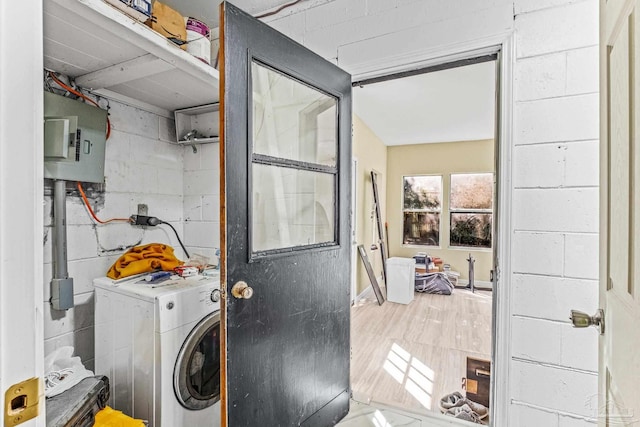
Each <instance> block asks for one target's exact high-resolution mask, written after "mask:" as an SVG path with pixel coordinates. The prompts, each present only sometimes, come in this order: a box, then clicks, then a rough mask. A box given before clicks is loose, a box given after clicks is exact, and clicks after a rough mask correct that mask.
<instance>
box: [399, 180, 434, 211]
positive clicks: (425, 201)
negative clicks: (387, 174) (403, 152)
mask: <svg viewBox="0 0 640 427" xmlns="http://www.w3.org/2000/svg"><path fill="white" fill-rule="evenodd" d="M441 200H442V177H440V176H405V177H404V209H412V210H440V204H441V203H442V202H441Z"/></svg>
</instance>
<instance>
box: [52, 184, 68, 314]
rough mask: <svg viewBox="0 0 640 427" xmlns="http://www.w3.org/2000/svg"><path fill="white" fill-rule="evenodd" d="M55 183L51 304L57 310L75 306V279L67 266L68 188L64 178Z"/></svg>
mask: <svg viewBox="0 0 640 427" xmlns="http://www.w3.org/2000/svg"><path fill="white" fill-rule="evenodd" d="M53 184H54V186H53V242H52V244H53V279H52V280H51V304H52V306H53V308H54V309H55V310H68V309H70V308H72V307H73V279H72V278H70V277H69V269H68V267H67V190H66V182H65V181H63V180H54V181H53Z"/></svg>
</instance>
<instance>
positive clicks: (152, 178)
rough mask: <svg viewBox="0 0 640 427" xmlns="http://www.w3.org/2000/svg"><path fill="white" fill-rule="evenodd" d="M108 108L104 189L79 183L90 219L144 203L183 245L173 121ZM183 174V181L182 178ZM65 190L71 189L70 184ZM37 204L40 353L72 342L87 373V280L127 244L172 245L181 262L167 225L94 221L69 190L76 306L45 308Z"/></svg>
mask: <svg viewBox="0 0 640 427" xmlns="http://www.w3.org/2000/svg"><path fill="white" fill-rule="evenodd" d="M110 104H111V110H110V112H111V116H110V118H111V125H112V132H111V138H109V140H108V141H107V147H106V159H105V180H106V183H105V185H104V189H105V192H104V193H103V194H100V193H97V192H95V193H94V192H93V191H92V187H91V185H90V184H87V185H85V192H86V193H87V196H88V197H89V200H90V202H91V204H92V207H93V209H94V211H95V212H96V215H97V216H98V217H99V218H100V219H102V220H106V219H109V218H113V217H125V218H126V217H129V216H130V215H131V214H134V213H137V205H138V203H144V204H147V205H148V207H149V215H152V216H157V217H158V218H161V219H163V220H165V221H167V222H170V223H171V224H172V225H173V226H174V227H175V228H176V230H178V233H180V235H181V237H182V239H183V241H185V236H184V233H183V223H182V219H183V217H184V213H183V187H184V182H183V181H184V180H183V163H184V161H183V157H184V150H185V149H184V148H183V147H180V146H177V145H171V144H169V143H168V142H167V140H169V139H170V138H173V134H172V129H173V127H172V123H171V122H172V120H170V119H166V118H164V117H159V116H157V115H155V114H151V113H147V112H144V111H141V110H138V109H136V108H132V107H129V106H126V105H123V104H119V103H116V102H113V101H111V103H110ZM188 149H189V150H191V149H190V148H188ZM216 167H217V166H216ZM185 176H186V177H187V179H186V180H189V181H190V177H189V175H188V174H185ZM68 188H69V189H71V184H69V185H68ZM74 188H75V187H74ZM44 204H45V206H44V224H45V228H44V237H43V245H44V263H45V264H44V283H43V286H44V299H45V304H44V335H45V344H44V346H45V347H44V348H45V355H46V354H48V353H49V352H50V351H52V350H53V349H55V348H58V347H61V346H64V345H72V346H74V347H75V350H76V355H78V356H80V358H81V359H82V361H83V363H84V364H85V366H87V367H88V368H89V369H93V360H94V330H93V325H94V296H93V282H92V281H93V279H94V278H95V277H99V276H104V275H105V274H106V272H107V270H108V269H109V267H110V266H111V265H112V264H113V262H114V261H115V260H116V259H117V258H118V257H119V256H120V255H121V254H122V253H123V252H124V251H125V250H126V247H127V246H131V245H135V244H141V243H142V244H144V243H152V242H162V243H168V244H170V245H172V246H173V247H174V248H175V251H176V252H175V253H176V256H177V257H178V258H180V259H184V254H183V252H182V249H180V245H179V243H178V241H177V240H176V237H175V235H174V233H173V232H172V231H171V229H170V228H169V227H167V226H162V225H161V226H157V227H150V228H147V229H146V230H143V229H141V228H139V227H132V226H130V225H128V224H122V223H112V224H107V225H100V224H95V223H94V222H93V220H92V219H91V218H90V216H89V214H88V213H87V211H86V208H85V207H84V205H83V203H82V200H81V199H80V197H79V196H78V194H77V191H76V192H74V193H70V194H69V196H68V198H67V217H68V219H67V240H68V259H69V275H70V276H71V277H73V279H74V294H75V296H74V302H75V307H74V308H72V309H70V310H68V311H55V310H52V309H51V305H50V304H49V302H48V301H49V299H50V297H51V292H50V281H51V276H52V270H53V267H52V264H51V259H52V254H51V235H52V229H51V224H52V216H51V215H52V202H51V197H50V196H48V195H46V196H44ZM186 229H187V227H185V228H184V231H186Z"/></svg>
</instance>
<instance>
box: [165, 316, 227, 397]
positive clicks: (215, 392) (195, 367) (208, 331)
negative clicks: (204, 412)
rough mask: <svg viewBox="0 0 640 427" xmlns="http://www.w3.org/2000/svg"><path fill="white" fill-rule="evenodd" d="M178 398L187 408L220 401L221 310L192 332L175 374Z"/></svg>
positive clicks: (186, 341) (182, 350)
mask: <svg viewBox="0 0 640 427" xmlns="http://www.w3.org/2000/svg"><path fill="white" fill-rule="evenodd" d="M173 380H174V388H175V392H176V397H177V398H178V401H179V402H180V404H181V405H182V406H184V407H185V408H187V409H193V410H198V409H204V408H207V407H209V406H211V405H213V404H214V403H216V402H217V401H218V400H220V312H216V313H212V314H210V315H208V316H207V317H205V318H204V319H203V320H202V321H201V322H200V323H198V324H197V325H196V327H195V328H193V330H192V331H191V333H190V334H189V336H188V337H187V339H186V340H185V342H184V344H183V345H182V349H181V350H180V353H179V354H178V360H177V361H176V367H175V370H174V373H173Z"/></svg>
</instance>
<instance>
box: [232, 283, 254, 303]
mask: <svg viewBox="0 0 640 427" xmlns="http://www.w3.org/2000/svg"><path fill="white" fill-rule="evenodd" d="M231 295H233V296H234V297H236V298H238V299H249V298H251V297H252V296H253V288H252V287H250V286H249V285H248V284H247V282H244V281H242V280H241V281H239V282H238V283H236V284H235V285H233V288H231Z"/></svg>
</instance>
